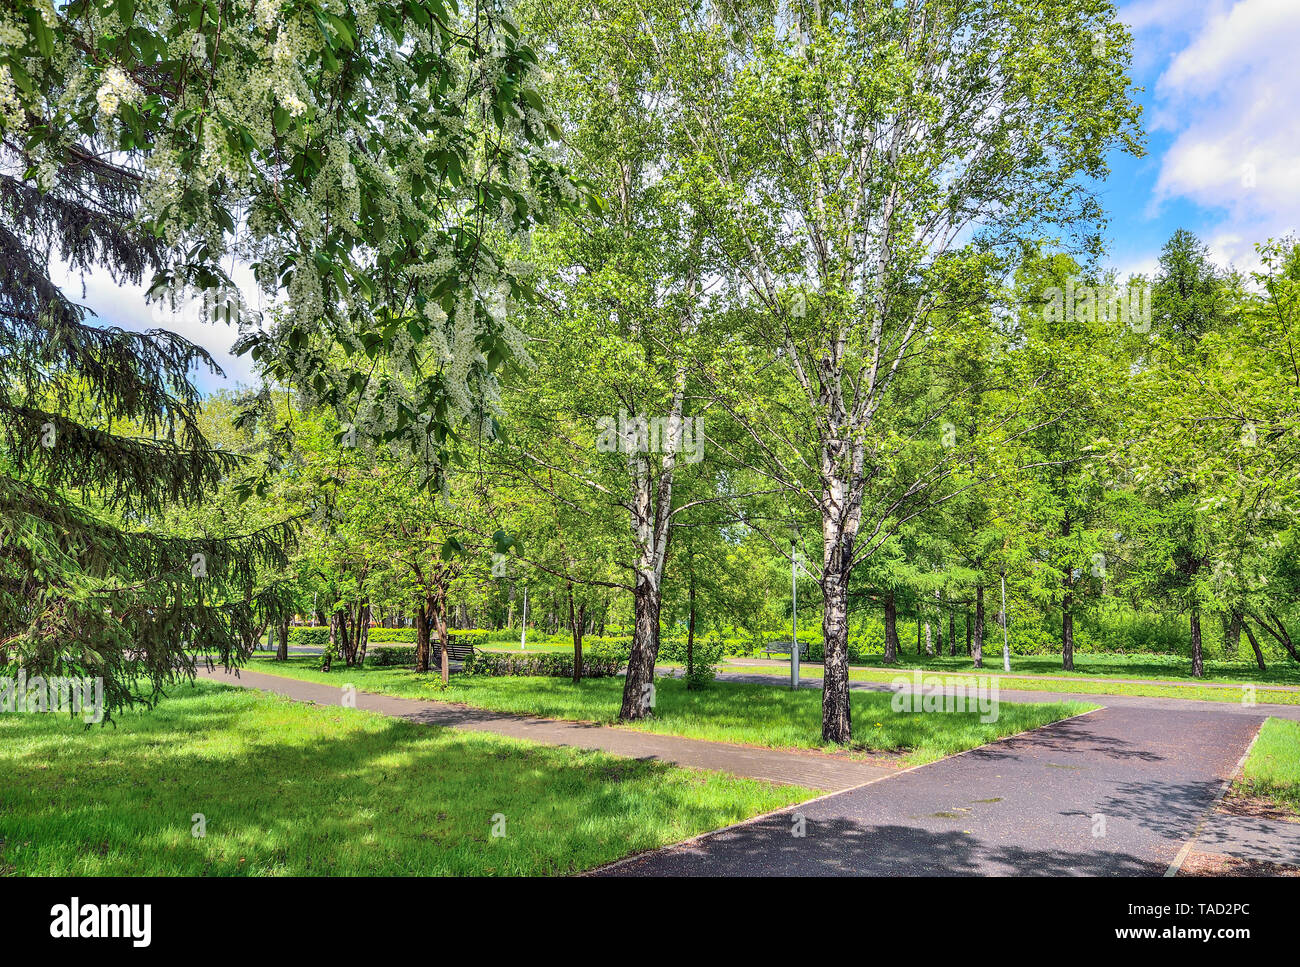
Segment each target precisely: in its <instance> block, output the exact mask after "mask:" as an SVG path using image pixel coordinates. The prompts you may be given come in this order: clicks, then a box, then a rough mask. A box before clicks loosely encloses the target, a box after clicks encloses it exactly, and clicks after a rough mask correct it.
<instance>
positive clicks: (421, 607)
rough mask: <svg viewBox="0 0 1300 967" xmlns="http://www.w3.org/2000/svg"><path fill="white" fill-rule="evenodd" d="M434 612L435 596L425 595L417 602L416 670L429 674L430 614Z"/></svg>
mask: <svg viewBox="0 0 1300 967" xmlns="http://www.w3.org/2000/svg"><path fill="white" fill-rule="evenodd" d="M432 610H433V596H432V595H428V594H424V595H421V596H420V598H417V599H416V602H415V670H416V672H418V673H419V674H421V675H427V674H429V637H430V636H429V613H430V612H431V611H432Z"/></svg>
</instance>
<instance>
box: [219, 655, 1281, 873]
mask: <svg viewBox="0 0 1300 967" xmlns="http://www.w3.org/2000/svg"><path fill="white" fill-rule="evenodd" d="M203 674H204V677H207V678H210V679H212V680H215V681H222V682H227V683H230V684H235V685H243V686H246V687H254V688H259V689H263V690H265V691H270V692H275V693H277V694H280V695H285V696H287V697H289V698H293V699H297V700H300V701H308V702H315V703H318V704H322V705H335V704H338V703H339V701H340V697H341V692H340V689H339V688H337V687H334V686H329V685H321V684H316V683H312V682H302V681H298V680H296V679H289V678H282V677H279V676H274V675H264V674H259V673H256V672H249V671H242V672H241V673H240V674H239V676H238V677H236V676H235V675H234V674H232V673H226V672H222V671H219V670H218V671H215V672H208V673H203ZM719 677H720V678H721V679H723V680H730V681H748V682H754V683H759V684H764V685H768V686H771V685H773V684H775V683H774V682H773V680H772V677H771V676H769V675H754V674H748V675H747V674H743V673H735V672H730V673H723V674H721V675H720V676H719ZM803 686H804V687H806V688H820V687H821V682H820V680H819V679H817V678H806V679H805V680H804V681H803ZM851 686H852V688H853V689H855V690H872V691H893V690H895V689H896V686H894V685H893V684H892V683H888V682H852V683H851ZM907 687H910V686H904V688H907ZM356 697H357V703H356V704H357V707H358V708H362V709H368V710H370V711H375V712H380V713H383V714H386V715H392V716H395V717H399V718H404V719H407V720H410V721H415V722H423V723H427V724H431V725H443V726H450V727H454V728H464V729H472V730H478V731H486V732H492V733H495V734H498V735H507V736H512V737H515V738H521V739H528V740H531V741H534V742H542V743H546V744H551V745H569V746H576V747H579V748H586V749H601V750H603V751H607V752H611V753H614V754H616V755H624V756H631V757H636V758H653V759H660V760H664V761H669V762H674V763H677V764H679V765H684V766H691V767H696V768H705V769H717V770H721V771H727V772H731V773H734V774H736V775H742V776H749V777H753V778H758V779H765V780H768V781H772V782H778V783H789V784H794V785H801V786H805V787H809V788H814V789H824V790H829V791H832V793H833V794H832V795H829V796H826V797H823V798H821V799H818V800H814V801H812V802H809V803H805V804H803V805H800V806H795V807H791V808H790V809H788V810H783V811H781V812H777V813H773V814H770V815H768V816H764V817H759V818H757V819H756V820H753V821H750V822H748V823H743V824H741V825H739V826H736V827H730V828H728V829H724V830H719V831H716V832H714V833H710V834H706V835H705V836H703V837H700V838H699V839H697V840H692V841H690V842H688V843H685V844H679V845H678V846H674V847H668V848H666V849H664V850H658V851H655V852H653V853H648V854H643V855H641V856H638V857H632V858H630V859H628V860H624V861H621V862H619V863H616V864H614V865H612V866H610V867H606V868H605V869H603V870H601V871H597V872H598V873H599V874H601V875H609V874H614V875H655V876H659V875H786V874H791V875H817V876H825V875H871V876H896V875H927V874H937V875H954V874H956V875H961V874H970V875H999V874H1019V875H1070V874H1078V875H1117V874H1118V875H1150V876H1156V875H1161V874H1163V873H1165V872H1166V871H1167V870H1168V869H1169V868H1170V865H1171V863H1173V862H1174V861H1175V860H1176V858H1178V857H1179V855H1180V851H1182V849H1183V847H1184V845H1187V844H1189V842H1191V841H1192V839H1193V837H1195V839H1196V842H1195V843H1194V847H1195V850H1196V851H1197V853H1202V852H1204V853H1214V854H1223V855H1229V856H1239V857H1243V858H1246V859H1251V860H1256V861H1259V860H1264V861H1269V862H1278V863H1298V862H1300V824H1294V823H1285V822H1280V821H1277V820H1268V819H1262V818H1258V817H1234V816H1225V815H1224V814H1223V813H1221V812H1217V811H1214V807H1215V805H1216V803H1217V800H1218V797H1219V795H1220V794H1221V792H1222V791H1223V789H1224V785H1225V782H1227V781H1228V780H1230V779H1231V778H1232V777H1233V774H1234V771H1235V767H1236V765H1237V763H1238V762H1239V760H1240V758H1241V756H1242V754H1243V752H1244V751H1245V749H1246V748H1247V746H1248V745H1249V743H1250V741H1251V739H1252V738H1253V737H1254V735H1255V733H1256V731H1257V730H1258V728H1259V725H1260V723H1262V721H1263V720H1264V719H1265V718H1266V717H1268V716H1269V715H1274V716H1280V717H1284V718H1291V719H1297V720H1300V706H1294V705H1264V704H1260V705H1255V706H1243V705H1241V704H1239V703H1232V702H1209V701H1198V700H1192V699H1176V698H1147V697H1141V696H1127V695H1086V694H1077V693H1054V692H1039V691H1015V690H1010V689H1001V690H1000V691H999V697H1000V699H1002V700H1004V701H1010V702H1053V701H1092V702H1094V703H1096V704H1104V705H1105V706H1106V707H1105V708H1102V709H1100V710H1097V711H1094V712H1091V713H1088V714H1086V715H1083V716H1080V717H1076V718H1073V719H1069V720H1066V721H1063V722H1057V723H1055V724H1053V725H1049V726H1045V727H1043V728H1041V729H1037V730H1035V731H1033V732H1030V733H1027V734H1025V735H1021V736H1016V737H1013V738H1010V739H1006V740H1003V741H1001V742H995V743H993V744H991V745H988V746H984V747H982V748H980V749H974V750H972V751H970V752H967V753H963V754H961V755H958V756H954V757H951V758H949V759H945V760H942V761H940V762H935V763H931V764H928V765H925V766H921V767H919V768H916V769H911V770H906V771H899V770H894V769H888V768H883V767H879V766H874V765H870V764H867V763H863V762H857V761H853V760H849V759H843V758H839V757H832V756H826V755H821V754H818V753H800V752H785V751H778V750H768V749H759V748H753V747H748V746H739V745H732V744H729V743H720V742H705V741H700V740H695V739H683V738H678V737H674V736H663V735H654V734H651V733H647V732H640V731H635V730H631V729H620V728H611V727H607V726H599V725H593V724H583V723H574V722H564V721H556V720H551V719H539V718H529V717H524V716H516V715H508V714H502V713H494V712H488V711H484V710H480V709H474V708H470V707H467V706H461V705H453V704H450V703H445V702H431V701H422V700H416V699H405V698H396V697H391V696H384V695H375V694H371V693H367V692H358V693H357V696H356ZM1153 713H1154V714H1153ZM879 779H887V780H888V781H885V782H878V781H876V780H879ZM1198 830H1199V832H1198ZM797 831H802V832H803V835H802V836H800V835H796V832H797Z"/></svg>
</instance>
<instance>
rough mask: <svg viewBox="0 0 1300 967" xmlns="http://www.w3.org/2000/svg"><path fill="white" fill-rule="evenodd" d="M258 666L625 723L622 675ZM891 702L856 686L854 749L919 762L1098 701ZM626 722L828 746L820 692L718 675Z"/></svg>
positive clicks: (660, 696)
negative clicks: (953, 705) (903, 707)
mask: <svg viewBox="0 0 1300 967" xmlns="http://www.w3.org/2000/svg"><path fill="white" fill-rule="evenodd" d="M248 667H249V669H250V670H251V671H258V672H266V673H269V674H273V675H282V676H285V677H288V678H298V679H303V680H306V681H312V682H322V683H325V684H328V685H339V686H342V685H344V684H351V685H353V686H355V687H356V688H358V689H360V690H362V691H368V692H376V693H380V694H386V695H398V696H403V697H407V698H423V699H430V700H433V701H441V702H460V703H463V704H465V705H472V706H475V707H477V708H484V709H490V710H492V711H494V712H513V713H516V714H521V715H540V716H545V717H547V718H555V719H567V720H570V721H578V722H596V723H599V724H602V725H613V724H614V723H615V720H616V719H617V716H618V709H619V704H620V701H621V698H622V694H623V679H622V678H591V679H585V680H584V681H582V682H581V683H580V684H578V685H574V684H573V682H572V681H570V680H569V679H567V678H541V677H496V676H489V675H463V674H458V675H453V676H452V677H451V682H450V684H449V685H447V686H446V687H445V688H444V687H443V686H442V683H441V681H440V680H439V679H438V678H437V676H436V675H417V674H416V673H415V672H414V671H412V670H411V669H409V668H361V669H358V668H342V667H341V666H338V665H335V670H334V671H331V672H322V671H321V670H320V668H319V659H315V658H309V657H290V659H289V661H287V662H276V661H272V660H270V659H267V658H262V657H258V658H255V659H253V661H252V662H250V664H249V666H248ZM891 701H892V696H891V695H887V694H882V693H879V692H853V693H852V710H853V735H854V744H853V748H852V749H851V750H850V753H851V754H856V755H869V754H871V753H898V754H901V755H902V756H903V757H904V758H905V761H906V763H907V764H910V765H918V764H920V763H923V762H932V761H934V760H935V759H941V758H943V757H944V756H947V755H952V754H953V753H955V752H963V751H965V750H967V749H973V748H975V747H977V746H981V745H985V744H987V743H989V742H992V741H994V740H995V739H1000V738H1003V737H1005V736H1008V735H1015V734H1017V733H1019V732H1024V731H1027V730H1029V729H1034V728H1038V727H1039V726H1041V725H1046V724H1048V723H1049V722H1055V721H1058V720H1059V719H1063V718H1067V717H1069V716H1071V715H1077V714H1079V713H1081V712H1085V711H1087V710H1089V709H1092V708H1096V707H1097V706H1095V705H1086V704H1082V703H1079V702H1060V703H1052V704H1012V703H1010V702H1001V703H999V707H998V710H999V715H998V719H997V721H996V722H981V721H980V714H979V712H978V711H969V712H944V713H917V714H912V713H908V712H895V711H894V710H893V709H892V708H891ZM626 727H627V728H634V729H639V730H642V731H646V732H655V733H660V734H664V735H680V736H685V737H687V738H693V739H708V740H712V741H716V742H738V743H744V744H746V745H759V746H766V747H769V748H778V749H790V748H793V749H817V748H823V745H822V742H821V694H820V693H819V692H816V691H813V690H801V691H798V692H792V691H790V690H789V689H783V688H772V687H770V686H767V685H752V684H745V683H739V682H721V681H715V682H714V683H713V684H712V685H710V686H709V687H708V688H706V689H703V690H700V691H694V692H692V691H687V689H686V686H685V684H684V683H683V682H682V681H680V680H678V679H673V678H661V679H659V680H658V681H657V682H656V687H655V712H654V716H653V717H652V718H650V719H647V720H646V721H643V722H638V723H635V724H632V725H628V726H626Z"/></svg>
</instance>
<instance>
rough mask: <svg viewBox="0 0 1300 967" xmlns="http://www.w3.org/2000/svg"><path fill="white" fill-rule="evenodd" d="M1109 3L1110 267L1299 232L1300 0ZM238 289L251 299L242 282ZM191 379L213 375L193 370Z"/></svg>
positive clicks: (227, 341)
mask: <svg viewBox="0 0 1300 967" xmlns="http://www.w3.org/2000/svg"><path fill="white" fill-rule="evenodd" d="M1119 13H1120V19H1121V20H1123V21H1124V23H1125V24H1126V25H1127V26H1128V28H1129V30H1130V32H1131V33H1132V34H1133V64H1132V77H1133V82H1134V84H1135V85H1136V86H1137V87H1139V88H1142V90H1141V91H1139V92H1138V93H1137V95H1136V96H1137V98H1138V100H1139V101H1140V102H1141V104H1142V105H1143V108H1144V118H1143V124H1144V127H1145V129H1146V132H1147V154H1146V156H1145V157H1142V158H1132V157H1130V156H1128V155H1124V154H1120V153H1116V154H1115V155H1114V156H1113V157H1112V159H1111V162H1112V174H1111V176H1110V177H1109V178H1108V179H1107V180H1106V182H1105V183H1104V184H1103V185H1102V186H1101V192H1102V198H1103V202H1104V204H1105V207H1106V210H1107V214H1108V217H1109V222H1108V226H1107V233H1106V234H1107V238H1108V240H1109V247H1108V251H1109V257H1108V259H1107V261H1108V262H1109V264H1111V265H1113V266H1114V267H1115V268H1116V269H1118V270H1119V272H1120V275H1121V277H1124V276H1126V275H1127V274H1129V273H1130V272H1146V273H1149V272H1151V271H1152V270H1153V268H1154V266H1155V263H1156V259H1157V257H1158V256H1159V253H1160V248H1161V246H1162V245H1163V244H1164V242H1165V240H1166V239H1167V238H1168V237H1169V236H1170V234H1171V233H1172V232H1173V231H1174V229H1176V228H1180V227H1181V228H1188V229H1191V230H1192V231H1194V232H1196V233H1197V234H1198V235H1200V236H1201V238H1202V239H1204V240H1205V242H1206V243H1207V244H1208V245H1209V246H1210V250H1211V252H1212V253H1213V255H1214V257H1215V258H1216V260H1218V261H1219V262H1220V263H1222V264H1224V265H1229V264H1232V265H1236V266H1237V267H1239V268H1242V269H1246V270H1249V269H1250V268H1252V267H1253V266H1254V244H1255V243H1256V242H1258V241H1262V240H1264V239H1267V238H1269V237H1280V236H1282V235H1286V234H1290V233H1293V232H1296V231H1298V230H1300V0H1127V2H1126V0H1120V3H1119ZM80 281H81V280H76V281H74V282H73V283H72V291H74V292H77V294H78V295H80V292H79V286H80ZM85 285H86V295H85V298H84V300H82V301H84V302H85V303H86V304H88V305H89V306H91V307H92V308H93V309H95V310H96V311H97V312H98V313H99V315H100V317H101V318H102V319H103V320H105V321H106V322H111V323H115V324H118V325H122V326H125V327H127V328H132V329H145V328H150V327H153V326H159V325H165V326H166V327H167V328H172V329H175V330H176V331H178V332H180V333H181V334H182V335H185V336H187V337H188V338H190V339H192V340H194V341H195V342H198V343H199V344H201V345H203V346H205V347H206V348H207V349H208V350H209V351H211V352H212V353H213V354H214V355H215V356H216V357H217V358H218V361H219V362H220V363H221V365H222V367H223V368H224V369H225V371H226V380H225V381H224V384H225V385H235V384H238V383H244V384H247V383H249V382H251V381H252V371H251V367H250V364H249V362H248V361H247V360H246V359H239V358H235V357H232V356H231V355H230V354H229V352H228V351H227V350H228V349H229V347H230V345H231V343H232V342H233V341H234V338H235V333H234V332H233V330H231V329H229V328H224V329H223V328H219V327H216V326H212V325H210V324H207V323H204V322H200V321H197V320H195V319H187V318H181V319H159V318H157V317H156V316H155V314H154V313H153V312H152V311H151V309H150V307H149V306H147V305H146V304H145V301H144V294H143V291H142V290H138V289H130V288H120V287H118V286H116V285H114V284H113V283H112V281H111V280H109V279H107V278H106V277H100V276H91V277H88V278H87V279H86V280H85ZM245 295H247V296H249V297H250V298H252V299H253V300H254V301H256V296H255V295H254V293H253V287H252V286H251V285H250V286H247V287H245ZM198 383H199V385H200V386H201V387H202V388H204V389H212V388H214V387H215V386H219V385H222V381H221V380H217V379H214V378H213V377H211V376H209V375H208V374H206V373H204V374H200V375H199V377H198Z"/></svg>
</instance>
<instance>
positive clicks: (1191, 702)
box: [718, 672, 1300, 722]
mask: <svg viewBox="0 0 1300 967" xmlns="http://www.w3.org/2000/svg"><path fill="white" fill-rule="evenodd" d="M909 677H910V676H909ZM931 677H934V678H943V677H956V678H961V677H969V676H961V675H956V676H944V675H932V676H931ZM718 680H719V681H724V682H748V683H750V684H756V685H773V684H779V683H778V682H773V681H772V676H771V675H761V674H759V675H756V674H747V673H745V672H721V673H719V674H718ZM799 687H800V688H815V689H818V690H820V689H821V687H822V680H821V678H820V677H815V678H801V679H800V680H799ZM849 688H850V689H852V690H853V691H868V692H893V691H897V690H898V689H897V688H896V687H895V686H894V684H893V683H892V682H862V681H850V682H849ZM904 690H907V691H910V684H909V685H907V686H904ZM998 699H999V701H1003V702H1088V703H1091V704H1093V705H1105V706H1107V707H1108V708H1129V709H1159V710H1161V711H1168V712H1177V711H1194V712H1203V713H1205V714H1207V715H1228V716H1243V717H1245V718H1248V719H1251V720H1253V721H1256V722H1258V721H1261V720H1262V719H1264V718H1266V717H1268V716H1270V715H1271V716H1274V717H1276V718H1283V719H1294V720H1296V721H1300V705H1273V704H1269V703H1267V702H1258V703H1256V704H1255V705H1242V704H1241V703H1240V702H1210V701H1203V700H1200V699H1193V698H1151V697H1148V696H1145V695H1100V694H1092V693H1088V692H1039V691H1021V690H1018V689H1011V688H1001V687H999V688H998Z"/></svg>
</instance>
